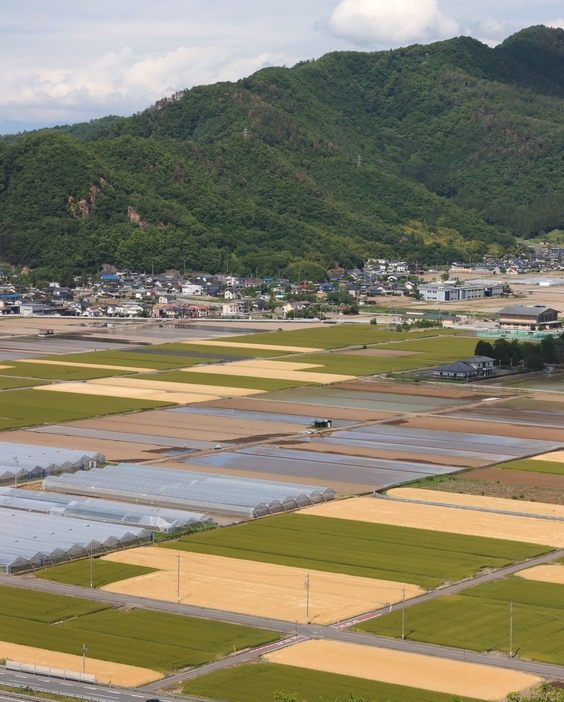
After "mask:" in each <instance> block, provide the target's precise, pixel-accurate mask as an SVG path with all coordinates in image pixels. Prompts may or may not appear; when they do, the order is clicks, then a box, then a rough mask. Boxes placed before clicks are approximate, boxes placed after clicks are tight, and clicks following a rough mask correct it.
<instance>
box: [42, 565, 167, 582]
mask: <svg viewBox="0 0 564 702" xmlns="http://www.w3.org/2000/svg"><path fill="white" fill-rule="evenodd" d="M156 571H157V568H146V567H145V566H136V565H129V564H127V563H113V562H112V561H101V560H100V559H98V558H95V559H94V560H93V561H92V585H93V586H94V587H103V586H104V585H109V584H110V583H116V582H118V581H119V580H128V579H129V578H136V577H137V576H138V575H147V573H155V572H156ZM36 577H37V578H39V579H40V580H52V581H53V582H56V583H65V584H66V585H78V586H79V587H90V559H88V560H82V561H73V562H72V563H63V564H62V565H57V566H53V567H52V568H46V569H45V570H40V571H39V572H38V573H37V574H36Z"/></svg>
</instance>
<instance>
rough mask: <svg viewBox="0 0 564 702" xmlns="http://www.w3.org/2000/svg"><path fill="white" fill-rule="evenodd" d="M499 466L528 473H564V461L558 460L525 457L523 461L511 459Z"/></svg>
mask: <svg viewBox="0 0 564 702" xmlns="http://www.w3.org/2000/svg"><path fill="white" fill-rule="evenodd" d="M497 467H498V468H502V469H503V470H520V471H524V472H526V473H548V474H550V475H564V463H557V462H556V461H546V460H536V459H530V458H529V459H524V460H522V461H510V462H509V463H501V464H500V465H499V466H497Z"/></svg>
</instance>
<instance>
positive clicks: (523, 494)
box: [425, 468, 564, 510]
mask: <svg viewBox="0 0 564 702" xmlns="http://www.w3.org/2000/svg"><path fill="white" fill-rule="evenodd" d="M487 470H488V469H486V471H484V472H487ZM493 470H494V471H495V470H496V469H495V468H494V469H493ZM474 472H479V471H471V472H470V473H463V474H461V475H456V476H453V477H452V478H443V479H441V480H440V481H438V482H436V483H429V484H428V485H425V489H426V490H430V491H431V490H439V491H442V492H448V493H460V494H465V495H486V496H488V497H500V498H502V499H504V500H517V501H520V500H527V501H529V502H545V503H547V504H554V505H564V481H563V485H562V487H561V488H554V487H543V486H537V485H519V484H513V483H502V482H501V481H500V480H494V481H493V482H492V481H488V480H477V479H472V478H467V479H466V478H465V476H467V475H472V474H473V473H474ZM499 472H501V473H505V472H507V471H501V470H500V471H499ZM513 472H515V473H518V472H519V471H513ZM562 477H564V476H562ZM515 509H517V510H518V502H517V504H516V506H515Z"/></svg>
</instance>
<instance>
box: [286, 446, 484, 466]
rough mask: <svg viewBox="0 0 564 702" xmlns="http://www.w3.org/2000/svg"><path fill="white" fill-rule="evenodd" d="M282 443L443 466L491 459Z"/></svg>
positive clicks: (307, 449) (462, 464)
mask: <svg viewBox="0 0 564 702" xmlns="http://www.w3.org/2000/svg"><path fill="white" fill-rule="evenodd" d="M280 445H281V446H283V447H284V448H287V449H296V450H299V451H320V452H321V453H332V454H337V455H343V456H363V457H366V458H384V459H390V460H393V461H417V462H418V463H429V464H432V465H441V466H457V467H460V468H478V467H480V466H483V465H486V464H487V463H489V461H480V460H477V459H468V458H458V457H456V456H435V455H433V454H429V453H416V452H409V451H389V450H387V449H370V448H364V447H362V446H347V445H343V446H339V445H338V444H324V443H323V440H322V439H321V440H319V441H316V442H315V443H314V442H312V443H307V442H306V441H303V442H299V441H293V440H291V439H290V440H288V441H284V442H282V441H281V442H280Z"/></svg>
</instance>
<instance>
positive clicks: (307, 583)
mask: <svg viewBox="0 0 564 702" xmlns="http://www.w3.org/2000/svg"><path fill="white" fill-rule="evenodd" d="M305 591H306V624H309V573H308V574H307V578H306V580H305Z"/></svg>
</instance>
